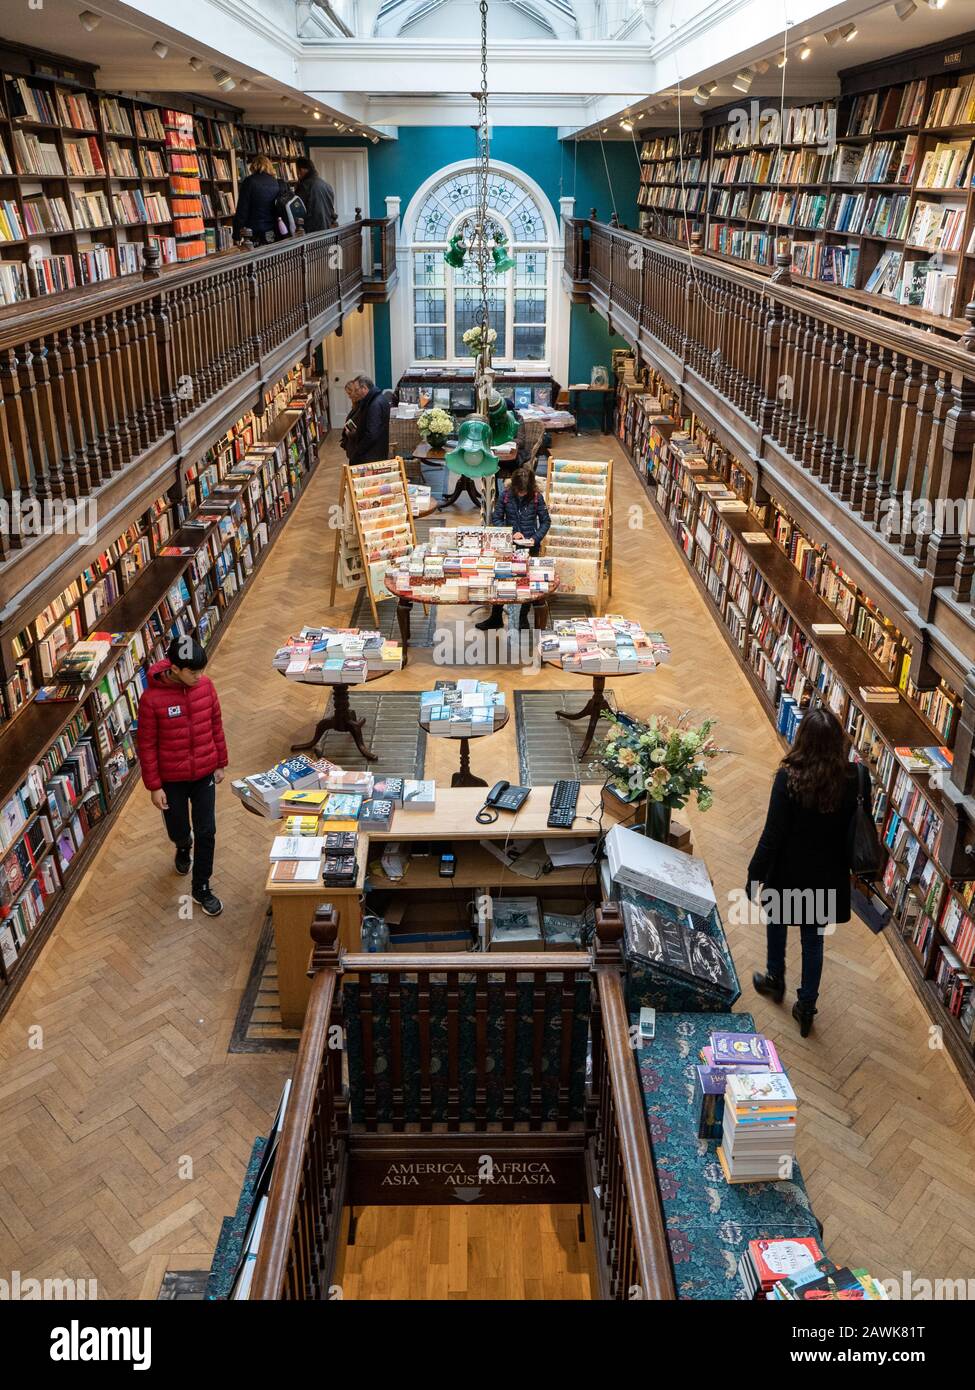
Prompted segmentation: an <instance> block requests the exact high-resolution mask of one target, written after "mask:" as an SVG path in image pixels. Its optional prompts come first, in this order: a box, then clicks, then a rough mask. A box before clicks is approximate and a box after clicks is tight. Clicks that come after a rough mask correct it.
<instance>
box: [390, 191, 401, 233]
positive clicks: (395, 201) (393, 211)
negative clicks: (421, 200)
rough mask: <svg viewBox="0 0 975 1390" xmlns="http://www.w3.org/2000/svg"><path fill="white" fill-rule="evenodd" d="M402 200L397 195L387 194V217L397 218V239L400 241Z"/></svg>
mask: <svg viewBox="0 0 975 1390" xmlns="http://www.w3.org/2000/svg"><path fill="white" fill-rule="evenodd" d="M401 201H402V200H401V199H400V198H399V196H398V195H397V194H395V193H387V194H386V216H387V217H395V218H396V237H397V240H399V219H400V203H401Z"/></svg>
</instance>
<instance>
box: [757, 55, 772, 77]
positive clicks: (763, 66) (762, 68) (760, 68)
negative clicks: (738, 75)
mask: <svg viewBox="0 0 975 1390" xmlns="http://www.w3.org/2000/svg"><path fill="white" fill-rule="evenodd" d="M771 66H772V64H771V63H770V62H769V60H768V59H767V58H761V59H759V61H758V62H757V63H756V64H755V71H756V72H758V73H761V74H762V76H763V77H764V75H765V74H766V73H767V72H768V70H769V68H770V67H771Z"/></svg>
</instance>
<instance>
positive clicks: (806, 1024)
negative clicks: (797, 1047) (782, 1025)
mask: <svg viewBox="0 0 975 1390" xmlns="http://www.w3.org/2000/svg"><path fill="white" fill-rule="evenodd" d="M815 1016H816V1010H815V1009H813V1008H810V1006H809V1005H808V1004H800V1003H799V1000H798V999H797V1000H796V1002H795V1003H794V1004H793V1006H792V1017H793V1018H794V1019H795V1021H796V1022H797V1023H798V1025H799V1033H800V1036H802V1037H804V1038H808V1037H809V1034H810V1033H811V1032H812V1026H813V1019H814V1018H815Z"/></svg>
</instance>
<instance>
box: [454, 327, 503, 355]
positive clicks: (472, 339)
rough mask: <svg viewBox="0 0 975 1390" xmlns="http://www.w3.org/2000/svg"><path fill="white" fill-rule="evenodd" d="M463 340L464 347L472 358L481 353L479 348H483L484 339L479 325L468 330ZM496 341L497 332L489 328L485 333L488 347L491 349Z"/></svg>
mask: <svg viewBox="0 0 975 1390" xmlns="http://www.w3.org/2000/svg"><path fill="white" fill-rule="evenodd" d="M463 340H464V345H465V347H466V348H467V350H468V352H469V353H470V355H471V356H472V357H476V356H477V355H478V353H479V352H480V351H481V348H482V347H483V346H484V338H483V336H482V333H481V325H480V324H476V325H475V326H474V327H473V328H468V330H467V332H466V333H465V334H464V335H463ZM497 341H498V335H497V332H496V331H495V329H493V328H489V329H488V331H487V344H488V347H493V346H494V344H495V343H496V342H497Z"/></svg>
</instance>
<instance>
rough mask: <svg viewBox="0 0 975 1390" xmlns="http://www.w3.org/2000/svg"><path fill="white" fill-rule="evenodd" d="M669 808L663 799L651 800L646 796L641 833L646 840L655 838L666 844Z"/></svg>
mask: <svg viewBox="0 0 975 1390" xmlns="http://www.w3.org/2000/svg"><path fill="white" fill-rule="evenodd" d="M670 816H671V809H670V807H669V806H668V805H666V803H665V802H663V801H652V800H651V799H650V797H649V796H648V797H647V808H646V821H645V823H644V827H643V833H644V834H645V835H646V837H647V839H648V840H657V841H658V842H659V843H660V844H662V845H666V844H667V843H668V842H669V840H670Z"/></svg>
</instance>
